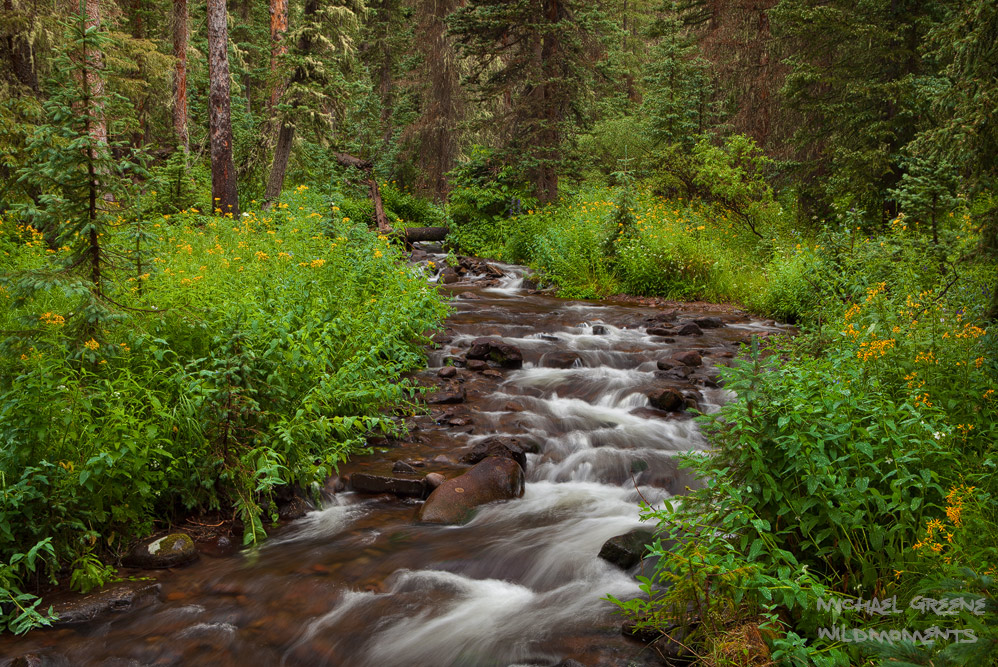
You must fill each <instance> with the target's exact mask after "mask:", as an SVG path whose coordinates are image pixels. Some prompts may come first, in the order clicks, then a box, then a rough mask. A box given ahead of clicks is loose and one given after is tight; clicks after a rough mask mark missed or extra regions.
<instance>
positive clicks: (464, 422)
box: [447, 417, 470, 426]
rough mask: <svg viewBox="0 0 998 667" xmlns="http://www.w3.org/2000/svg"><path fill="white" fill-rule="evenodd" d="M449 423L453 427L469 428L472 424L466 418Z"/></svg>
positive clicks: (455, 418)
mask: <svg viewBox="0 0 998 667" xmlns="http://www.w3.org/2000/svg"><path fill="white" fill-rule="evenodd" d="M447 423H448V424H450V425H451V426H467V425H468V424H469V423H470V422H469V421H468V420H467V419H465V418H464V417H454V419H449V420H447Z"/></svg>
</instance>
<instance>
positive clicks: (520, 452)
mask: <svg viewBox="0 0 998 667" xmlns="http://www.w3.org/2000/svg"><path fill="white" fill-rule="evenodd" d="M528 451H530V449H529V448H528V447H526V446H524V445H523V443H521V442H520V441H519V440H517V439H516V438H510V437H507V436H502V435H493V436H490V437H488V438H485V439H484V440H482V441H481V442H478V443H475V446H474V447H473V448H472V450H471V451H470V452H468V453H467V454H465V455H464V456H462V457H461V463H478V462H480V461H484V460H485V459H487V458H488V457H490V456H498V457H500V458H506V459H513V460H514V461H516V462H517V463H519V464H520V467H521V468H523V469H524V470H526V469H527V452H528Z"/></svg>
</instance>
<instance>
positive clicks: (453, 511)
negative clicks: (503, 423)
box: [416, 456, 524, 524]
mask: <svg viewBox="0 0 998 667" xmlns="http://www.w3.org/2000/svg"><path fill="white" fill-rule="evenodd" d="M523 484H524V480H523V468H521V467H520V464H519V463H517V462H516V461H514V460H513V459H507V458H503V457H498V456H490V457H488V458H486V459H484V460H483V461H481V462H480V463H478V464H477V465H476V466H475V467H473V468H472V469H471V470H469V471H468V472H466V473H464V474H463V475H459V476H458V477H453V478H451V479H448V480H447V481H445V482H443V483H442V484H441V485H440V486H438V487H437V488H436V489H434V490H433V493H431V494H430V497H429V498H427V499H426V502H425V503H423V506H422V507H420V508H419V512H418V513H417V514H416V518H417V519H418V520H419V521H423V522H425V523H444V524H459V523H465V522H467V521H468V520H470V519H471V517H472V516H473V515H474V510H475V508H476V507H478V506H479V505H484V504H485V503H491V502H494V501H496V500H510V499H512V498H520V497H521V496H523Z"/></svg>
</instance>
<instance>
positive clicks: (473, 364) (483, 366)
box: [466, 359, 489, 373]
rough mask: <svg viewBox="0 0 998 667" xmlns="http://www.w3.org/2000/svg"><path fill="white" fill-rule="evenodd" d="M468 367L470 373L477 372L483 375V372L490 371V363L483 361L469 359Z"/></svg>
mask: <svg viewBox="0 0 998 667" xmlns="http://www.w3.org/2000/svg"><path fill="white" fill-rule="evenodd" d="M466 365H467V368H468V370H469V371H475V372H477V373H481V372H482V371H487V370H488V369H489V362H487V361H482V360H481V359H469V360H468V362H467V364H466Z"/></svg>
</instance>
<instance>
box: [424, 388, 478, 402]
mask: <svg viewBox="0 0 998 667" xmlns="http://www.w3.org/2000/svg"><path fill="white" fill-rule="evenodd" d="M467 398H468V393H467V392H466V391H465V390H464V389H463V388H461V389H453V388H449V389H448V388H441V389H438V390H437V391H436V393H434V394H432V395H431V396H430V397H429V398H428V399H426V402H427V403H429V404H430V405H454V404H456V403H464V402H465V400H467Z"/></svg>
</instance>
